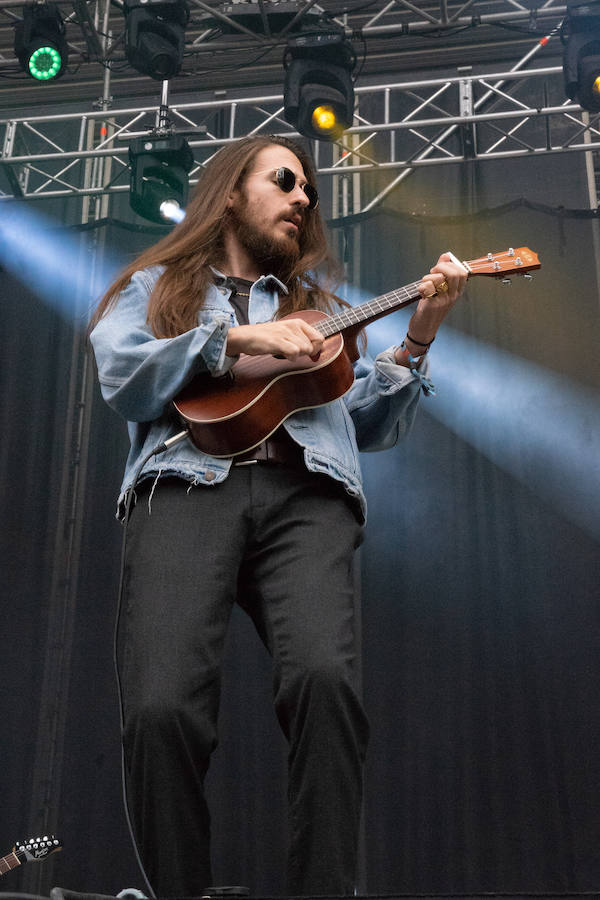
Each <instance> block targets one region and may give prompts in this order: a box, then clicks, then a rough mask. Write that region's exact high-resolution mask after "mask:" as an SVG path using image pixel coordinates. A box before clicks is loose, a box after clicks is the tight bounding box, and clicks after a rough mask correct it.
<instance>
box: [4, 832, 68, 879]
mask: <svg viewBox="0 0 600 900" xmlns="http://www.w3.org/2000/svg"><path fill="white" fill-rule="evenodd" d="M58 850H62V844H61V843H60V841H59V840H58V838H56V837H54V835H53V834H50V835H45V836H44V837H37V838H29V840H28V841H20V842H18V843H16V844H15V846H14V847H13V848H12V851H11V852H10V853H9V854H8V855H7V856H0V875H6V873H7V872H10V870H11V869H15V868H16V867H17V866H22V865H23V863H27V862H41V861H42V860H43V859H46V857H47V856H49V855H50V854H51V853H56V852H57V851H58Z"/></svg>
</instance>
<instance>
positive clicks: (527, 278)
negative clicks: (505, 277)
mask: <svg viewBox="0 0 600 900" xmlns="http://www.w3.org/2000/svg"><path fill="white" fill-rule="evenodd" d="M523 278H525V279H526V280H527V281H533V275H530V274H529V272H523Z"/></svg>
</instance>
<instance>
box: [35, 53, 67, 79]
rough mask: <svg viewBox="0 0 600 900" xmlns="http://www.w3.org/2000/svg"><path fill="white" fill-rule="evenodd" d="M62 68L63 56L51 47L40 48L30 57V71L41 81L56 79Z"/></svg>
mask: <svg viewBox="0 0 600 900" xmlns="http://www.w3.org/2000/svg"><path fill="white" fill-rule="evenodd" d="M61 66H62V56H61V55H60V53H59V52H58V50H57V49H56V47H52V46H50V45H46V46H45V47H38V49H37V50H34V51H33V53H32V54H31V56H30V57H29V71H30V72H31V74H32V75H33V77H34V78H37V79H38V80H39V81H47V80H48V79H49V78H56V76H57V75H58V73H59V72H60V69H61Z"/></svg>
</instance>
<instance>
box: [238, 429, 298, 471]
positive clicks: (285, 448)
mask: <svg viewBox="0 0 600 900" xmlns="http://www.w3.org/2000/svg"><path fill="white" fill-rule="evenodd" d="M286 438H287V439H285V438H283V439H282V438H280V437H279V436H278V437H277V438H274V437H273V438H267V440H266V441H263V442H262V444H259V445H258V447H253V448H252V450H248V451H247V452H246V453H241V454H240V455H239V456H236V457H235V458H234V460H233V465H234V466H250V465H252V464H253V463H259V462H264V463H276V464H279V465H284V466H286V465H287V466H303V465H304V452H303V450H302V447H301V446H300V445H299V444H297V443H296V442H295V441H293V440H292V439H291V438H290V437H289V436H288V435H286Z"/></svg>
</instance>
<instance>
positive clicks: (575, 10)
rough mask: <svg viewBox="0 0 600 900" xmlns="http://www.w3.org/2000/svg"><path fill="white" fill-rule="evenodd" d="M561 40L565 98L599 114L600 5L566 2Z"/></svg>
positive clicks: (572, 0) (569, 0) (595, 3)
mask: <svg viewBox="0 0 600 900" xmlns="http://www.w3.org/2000/svg"><path fill="white" fill-rule="evenodd" d="M561 40H562V42H563V48H564V49H563V74H564V79H565V93H566V95H567V97H570V98H571V100H576V101H577V102H578V103H579V104H580V106H582V107H583V108H584V109H587V110H590V111H591V112H598V111H600V3H599V2H591V3H586V2H581V0H580V2H575V0H568V2H567V15H566V17H565V19H564V21H563V25H562V29H561Z"/></svg>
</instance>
